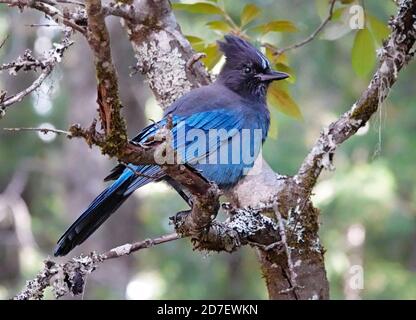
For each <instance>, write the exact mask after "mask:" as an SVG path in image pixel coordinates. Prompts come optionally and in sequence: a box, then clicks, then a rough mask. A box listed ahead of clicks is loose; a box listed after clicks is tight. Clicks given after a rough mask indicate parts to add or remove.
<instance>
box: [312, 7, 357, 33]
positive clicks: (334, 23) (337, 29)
mask: <svg viewBox="0 0 416 320" xmlns="http://www.w3.org/2000/svg"><path fill="white" fill-rule="evenodd" d="M346 9H347V8H339V9H337V10H335V11H334V17H333V19H332V20H331V21H329V22H328V24H327V25H326V27H325V29H324V30H323V31H322V33H321V35H320V37H319V38H320V39H322V40H329V41H334V40H337V39H340V38H342V37H343V36H345V35H347V34H348V33H350V32H351V31H352V29H351V27H350V25H349V21H350V14H349V11H348V10H346Z"/></svg>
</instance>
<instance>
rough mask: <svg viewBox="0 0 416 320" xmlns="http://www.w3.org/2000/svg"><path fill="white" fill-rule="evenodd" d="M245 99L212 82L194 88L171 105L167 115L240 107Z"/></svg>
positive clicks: (183, 114) (184, 114)
mask: <svg viewBox="0 0 416 320" xmlns="http://www.w3.org/2000/svg"><path fill="white" fill-rule="evenodd" d="M242 106H244V99H243V98H242V97H241V96H239V95H238V94H237V93H235V92H234V91H232V90H230V89H228V88H227V87H225V86H223V85H220V84H216V83H214V84H210V85H207V86H203V87H200V88H197V89H193V90H191V91H189V92H188V93H186V94H184V95H183V96H182V97H180V98H179V99H178V100H176V101H175V102H174V103H173V104H172V105H171V106H169V107H168V108H167V109H166V111H165V115H168V114H172V115H178V116H187V115H190V114H194V113H198V112H205V111H210V110H216V109H237V110H238V109H239V108H240V107H242Z"/></svg>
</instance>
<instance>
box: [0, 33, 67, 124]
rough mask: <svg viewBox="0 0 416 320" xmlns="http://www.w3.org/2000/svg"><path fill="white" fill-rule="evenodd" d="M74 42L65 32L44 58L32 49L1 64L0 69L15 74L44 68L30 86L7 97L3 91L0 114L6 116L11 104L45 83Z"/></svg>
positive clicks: (0, 99)
mask: <svg viewBox="0 0 416 320" xmlns="http://www.w3.org/2000/svg"><path fill="white" fill-rule="evenodd" d="M72 44H73V42H72V41H71V40H69V35H68V34H65V37H64V39H63V40H62V42H61V43H59V44H55V48H53V49H51V50H49V51H48V52H46V53H45V58H44V59H42V60H38V59H35V58H34V57H33V56H32V55H31V52H30V51H26V52H25V54H24V56H23V57H19V58H18V59H17V60H16V61H13V62H11V63H7V64H3V65H1V66H0V70H6V69H7V70H9V72H10V74H12V75H15V74H16V73H17V72H19V71H20V70H24V71H29V70H33V71H36V70H37V68H40V69H41V70H42V73H41V74H40V76H39V77H38V78H37V79H36V80H35V81H34V82H33V83H32V84H31V85H30V86H29V87H27V88H26V89H24V90H22V91H20V92H19V93H17V94H14V95H12V96H9V97H6V93H5V92H4V93H3V94H2V96H1V97H0V115H2V116H4V113H5V110H6V108H8V107H10V106H11V105H13V104H15V103H17V102H20V101H22V99H23V98H24V97H26V96H27V95H28V94H30V93H32V92H33V91H35V90H36V89H38V88H39V87H40V85H41V84H42V83H43V81H44V80H45V79H46V78H47V77H48V76H49V75H50V74H51V72H52V70H53V69H54V67H55V66H56V64H58V63H59V62H60V61H61V59H62V56H63V54H64V53H65V51H66V50H67V49H68V48H69V47H70V46H71V45H72Z"/></svg>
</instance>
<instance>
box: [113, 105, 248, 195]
mask: <svg viewBox="0 0 416 320" xmlns="http://www.w3.org/2000/svg"><path fill="white" fill-rule="evenodd" d="M167 122H168V119H167V118H164V119H162V120H161V121H159V122H157V123H155V124H152V125H150V126H148V127H146V128H145V129H144V130H143V131H142V132H141V133H140V134H139V135H138V136H137V137H135V138H134V141H136V142H145V141H146V140H147V139H149V138H150V137H152V136H154V135H155V134H156V132H157V131H158V130H159V129H160V128H162V127H164V126H165V125H166V124H167ZM172 124H173V128H172V130H171V133H172V137H173V149H174V150H175V151H176V153H177V155H178V159H180V160H181V161H182V162H183V163H188V164H191V165H193V166H194V167H195V168H197V169H199V170H200V171H201V172H202V174H203V175H204V176H206V178H207V179H209V180H214V181H216V180H217V181H219V180H218V179H220V180H221V179H222V178H221V177H219V176H222V175H227V174H228V175H231V176H232V177H231V180H230V181H232V182H234V180H235V179H236V178H237V176H239V175H240V174H241V170H242V168H241V167H242V165H241V163H237V164H234V165H232V164H230V163H228V162H231V158H227V159H226V162H227V163H225V164H222V163H218V165H219V166H213V165H212V164H213V163H210V161H211V162H212V161H214V162H215V161H217V162H220V161H221V159H220V157H221V154H220V153H219V150H220V148H221V147H225V148H226V149H227V148H228V149H229V148H230V147H231V143H230V142H231V141H232V139H233V137H234V136H235V135H236V134H237V133H239V130H241V128H242V127H243V125H244V116H243V114H242V113H240V112H238V111H234V110H232V109H228V108H227V109H215V110H209V111H204V112H198V113H195V114H191V115H187V116H177V115H173V116H172ZM216 130H217V133H218V134H216ZM221 130H222V131H221ZM228 151H229V152H231V153H232V152H233V151H232V150H231V149H229V150H228ZM237 152H240V151H237ZM214 164H215V163H214ZM215 168H217V169H215ZM116 170H118V172H114V171H113V173H112V174H111V175H110V176H109V177H110V178H111V177H114V178H117V180H116V181H115V182H114V187H117V186H118V185H119V184H121V183H123V182H125V181H126V180H127V179H130V180H131V183H130V185H129V188H128V189H127V191H126V192H125V194H130V193H132V192H133V191H134V190H136V189H137V188H139V187H141V186H143V185H145V184H147V183H149V182H151V181H154V180H158V179H161V178H162V177H163V175H164V173H163V171H162V170H161V169H160V167H159V166H154V165H140V166H136V165H130V166H129V168H125V167H124V168H122V167H118V169H116ZM230 170H231V172H230ZM205 173H207V175H205ZM214 173H215V174H214ZM116 174H118V176H116ZM217 176H218V177H217ZM223 178H224V179H226V178H227V177H223ZM217 181H216V182H217ZM221 181H222V180H221Z"/></svg>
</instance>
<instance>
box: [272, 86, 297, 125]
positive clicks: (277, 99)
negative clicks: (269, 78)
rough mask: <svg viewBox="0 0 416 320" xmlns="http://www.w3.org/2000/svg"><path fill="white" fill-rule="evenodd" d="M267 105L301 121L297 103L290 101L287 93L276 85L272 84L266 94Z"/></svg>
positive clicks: (290, 98)
mask: <svg viewBox="0 0 416 320" xmlns="http://www.w3.org/2000/svg"><path fill="white" fill-rule="evenodd" d="M267 101H268V103H269V104H270V105H271V106H273V107H275V108H276V109H277V110H279V111H281V112H283V113H284V114H286V115H288V116H290V117H292V118H295V119H299V120H300V119H302V118H303V117H302V113H301V111H300V109H299V106H298V105H297V103H296V102H295V101H294V100H293V99H292V97H291V96H290V95H289V93H288V92H287V91H285V90H283V89H282V88H281V87H280V86H279V85H278V84H277V83H272V84H271V85H270V88H269V90H268V94H267Z"/></svg>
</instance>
